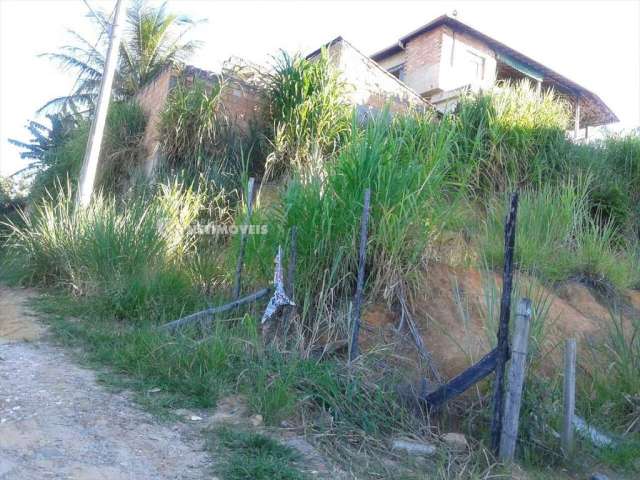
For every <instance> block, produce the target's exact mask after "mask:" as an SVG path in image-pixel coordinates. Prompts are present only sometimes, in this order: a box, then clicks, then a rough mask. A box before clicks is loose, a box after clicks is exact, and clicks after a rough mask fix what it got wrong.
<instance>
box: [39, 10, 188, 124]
mask: <svg viewBox="0 0 640 480" xmlns="http://www.w3.org/2000/svg"><path fill="white" fill-rule="evenodd" d="M89 18H90V20H91V21H92V22H93V23H94V25H95V28H96V33H97V35H96V37H97V40H94V39H87V38H85V37H83V36H82V35H80V34H78V33H77V32H74V31H70V33H71V34H72V36H73V38H74V40H75V44H73V45H66V46H64V47H62V48H60V49H59V51H57V52H54V53H45V54H43V56H45V57H47V58H49V59H50V60H52V61H54V62H56V63H57V64H59V65H60V67H61V68H62V69H63V70H71V71H74V72H75V75H74V76H75V77H77V79H78V80H77V82H76V83H75V84H74V91H73V92H72V93H71V95H68V96H62V97H58V98H54V99H52V100H50V101H49V102H47V103H46V104H45V105H44V106H43V107H42V108H41V109H40V111H43V110H48V109H53V108H55V109H59V110H61V111H63V112H65V113H67V114H68V113H72V114H77V112H78V111H79V110H81V107H88V108H89V109H90V110H92V109H93V107H94V105H95V102H96V99H97V97H98V91H99V89H100V82H101V80H102V71H103V69H104V63H105V56H104V55H105V52H106V51H107V44H108V40H109V34H108V32H107V31H106V29H107V26H108V25H109V24H110V18H109V16H108V15H107V14H105V13H104V12H102V11H100V10H97V11H93V12H92V13H91V15H89ZM197 23H198V22H196V21H194V20H192V19H190V18H189V17H187V16H185V15H176V14H174V13H169V12H167V8H166V3H163V4H161V5H159V6H151V5H149V4H148V2H147V1H145V0H135V1H134V2H132V4H131V6H130V7H129V9H128V10H127V17H126V24H125V28H124V34H123V40H122V42H121V44H120V61H119V64H118V68H117V70H116V75H115V79H114V86H113V92H112V94H113V98H115V99H116V100H129V99H131V98H132V97H133V96H134V95H135V94H136V93H137V92H138V91H140V89H142V87H144V86H145V85H147V84H148V83H149V82H151V81H153V80H154V79H155V78H156V77H157V76H158V75H159V74H160V72H162V71H163V70H165V69H166V68H169V67H173V66H177V65H181V64H182V63H183V62H184V61H185V60H186V59H188V58H189V57H190V56H191V55H192V54H193V53H194V52H195V51H196V50H197V48H198V47H199V46H200V43H199V42H196V41H193V40H185V38H186V37H187V36H188V34H189V33H190V31H191V30H192V29H193V28H194V27H195V26H196V25H197Z"/></svg>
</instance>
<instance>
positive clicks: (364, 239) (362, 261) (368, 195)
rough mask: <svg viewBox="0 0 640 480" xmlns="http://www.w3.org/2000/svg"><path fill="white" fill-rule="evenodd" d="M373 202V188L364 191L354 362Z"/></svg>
mask: <svg viewBox="0 0 640 480" xmlns="http://www.w3.org/2000/svg"><path fill="white" fill-rule="evenodd" d="M370 204H371V189H369V188H367V190H365V192H364V207H363V208H362V219H361V220H360V249H359V251H358V278H357V281H356V295H355V298H354V299H353V317H352V318H353V321H352V323H353V330H352V333H351V344H350V346H349V361H350V362H352V361H353V360H355V359H356V357H357V356H358V336H359V335H360V312H361V310H362V295H363V289H364V264H365V261H366V253H367V229H368V226H369V210H370Z"/></svg>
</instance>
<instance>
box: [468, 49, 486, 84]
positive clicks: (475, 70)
mask: <svg viewBox="0 0 640 480" xmlns="http://www.w3.org/2000/svg"><path fill="white" fill-rule="evenodd" d="M466 66H467V69H468V72H469V75H470V76H471V78H473V79H474V80H482V79H483V78H484V57H481V56H480V55H476V54H475V53H472V52H467V65H466Z"/></svg>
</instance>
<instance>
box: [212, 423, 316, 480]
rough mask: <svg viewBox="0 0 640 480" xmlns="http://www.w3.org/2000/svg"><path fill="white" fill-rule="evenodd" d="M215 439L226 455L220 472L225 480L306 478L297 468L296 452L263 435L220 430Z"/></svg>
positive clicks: (298, 457)
mask: <svg viewBox="0 0 640 480" xmlns="http://www.w3.org/2000/svg"><path fill="white" fill-rule="evenodd" d="M216 439H217V440H218V441H219V442H220V444H221V446H222V450H223V451H226V455H225V456H224V457H223V461H222V464H223V465H222V467H221V468H220V473H221V474H222V475H223V478H224V479H225V480H271V479H275V480H303V479H306V478H309V477H308V476H307V475H306V474H304V473H302V472H301V471H300V469H299V468H298V466H297V465H296V462H298V461H299V460H300V455H299V454H298V453H297V452H296V451H295V450H293V449H292V448H289V447H287V446H285V445H282V444H281V443H279V442H277V441H275V440H273V439H271V438H269V437H267V436H265V435H261V434H258V433H249V432H242V431H233V430H230V429H229V428H222V429H219V430H218V431H217V432H216ZM218 450H221V449H220V448H218Z"/></svg>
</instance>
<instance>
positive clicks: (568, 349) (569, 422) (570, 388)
mask: <svg viewBox="0 0 640 480" xmlns="http://www.w3.org/2000/svg"><path fill="white" fill-rule="evenodd" d="M575 407H576V340H575V338H569V339H567V340H566V342H565V346H564V417H563V422H562V436H561V442H562V451H563V452H564V454H565V455H566V456H571V455H572V454H573V447H574V442H573V415H574V413H575Z"/></svg>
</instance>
